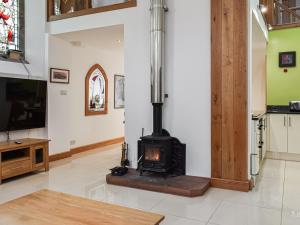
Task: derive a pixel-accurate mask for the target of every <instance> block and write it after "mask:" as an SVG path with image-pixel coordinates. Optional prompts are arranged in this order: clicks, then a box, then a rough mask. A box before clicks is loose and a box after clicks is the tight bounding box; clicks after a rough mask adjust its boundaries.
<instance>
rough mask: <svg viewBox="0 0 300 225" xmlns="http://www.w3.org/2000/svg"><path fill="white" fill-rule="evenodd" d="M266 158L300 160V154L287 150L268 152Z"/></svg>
mask: <svg viewBox="0 0 300 225" xmlns="http://www.w3.org/2000/svg"><path fill="white" fill-rule="evenodd" d="M266 158H267V159H275V160H286V161H295V162H300V154H294V153H287V152H267V154H266Z"/></svg>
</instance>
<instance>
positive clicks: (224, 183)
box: [211, 178, 251, 192]
mask: <svg viewBox="0 0 300 225" xmlns="http://www.w3.org/2000/svg"><path fill="white" fill-rule="evenodd" d="M211 186H212V187H215V188H221V189H228V190H234V191H242V192H248V191H249V190H250V189H251V182H250V180H249V181H236V180H227V179H220V178H211Z"/></svg>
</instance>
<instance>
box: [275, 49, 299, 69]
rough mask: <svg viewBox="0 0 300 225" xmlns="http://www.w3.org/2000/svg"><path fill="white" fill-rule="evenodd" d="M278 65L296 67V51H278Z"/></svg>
mask: <svg viewBox="0 0 300 225" xmlns="http://www.w3.org/2000/svg"><path fill="white" fill-rule="evenodd" d="M279 67H280V68H286V67H296V52H295V51H290V52H280V53H279Z"/></svg>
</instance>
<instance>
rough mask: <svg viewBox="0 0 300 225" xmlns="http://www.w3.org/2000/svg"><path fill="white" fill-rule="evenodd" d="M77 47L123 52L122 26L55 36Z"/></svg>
mask: <svg viewBox="0 0 300 225" xmlns="http://www.w3.org/2000/svg"><path fill="white" fill-rule="evenodd" d="M56 36H57V37H59V38H61V39H64V40H65V41H68V42H70V43H71V44H72V45H74V46H77V47H85V46H91V47H93V48H97V49H99V50H103V51H123V49H124V26H123V25H116V26H110V27H103V28H97V29H91V30H84V31H76V32H70V33H64V34H59V35H56Z"/></svg>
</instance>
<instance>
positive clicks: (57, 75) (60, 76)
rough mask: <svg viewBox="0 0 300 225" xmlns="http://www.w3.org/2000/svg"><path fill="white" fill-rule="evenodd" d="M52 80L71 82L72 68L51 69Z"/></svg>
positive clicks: (64, 82)
mask: <svg viewBox="0 0 300 225" xmlns="http://www.w3.org/2000/svg"><path fill="white" fill-rule="evenodd" d="M50 82H51V83H60V84H69V83H70V70H65V69H57V68H51V69H50Z"/></svg>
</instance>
